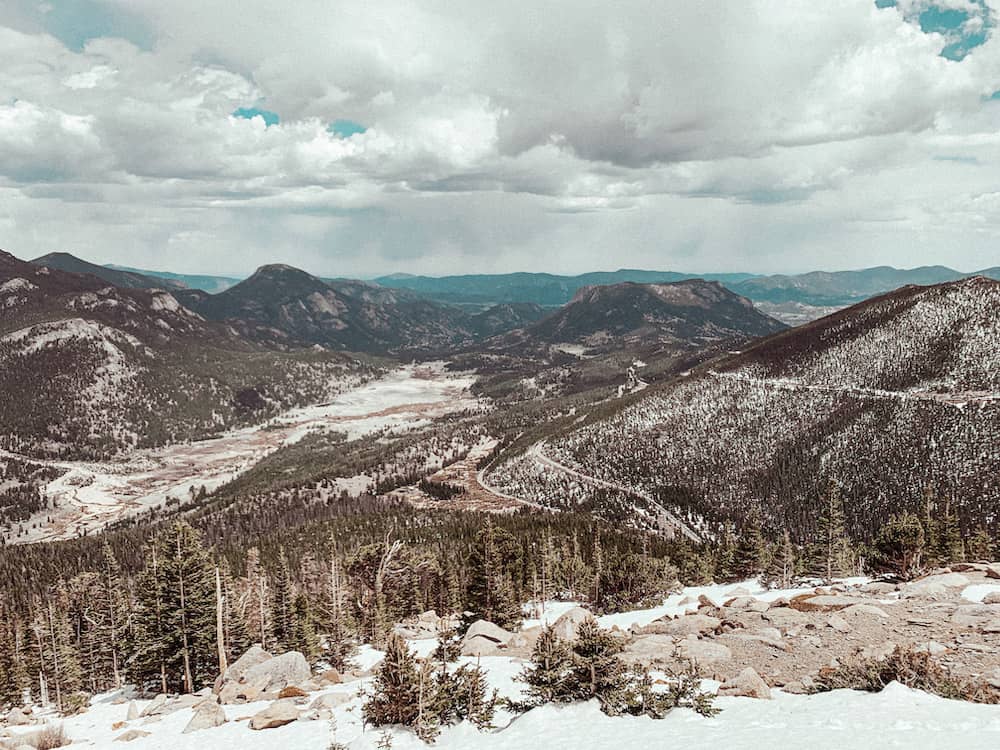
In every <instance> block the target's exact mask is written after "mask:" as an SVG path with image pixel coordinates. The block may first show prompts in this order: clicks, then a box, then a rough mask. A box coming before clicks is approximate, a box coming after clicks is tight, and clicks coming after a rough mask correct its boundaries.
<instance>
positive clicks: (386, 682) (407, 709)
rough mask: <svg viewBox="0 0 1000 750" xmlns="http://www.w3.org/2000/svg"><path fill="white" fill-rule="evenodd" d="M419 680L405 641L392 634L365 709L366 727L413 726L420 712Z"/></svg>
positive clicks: (415, 665)
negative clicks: (368, 725)
mask: <svg viewBox="0 0 1000 750" xmlns="http://www.w3.org/2000/svg"><path fill="white" fill-rule="evenodd" d="M420 703H421V700H420V677H419V675H418V673H417V664H416V660H415V659H414V658H413V655H412V654H410V650H409V648H408V647H407V645H406V641H404V640H403V639H402V637H400V635H399V634H398V633H395V632H391V633H390V634H389V636H388V639H387V641H386V647H385V657H384V658H383V659H382V663H381V665H380V666H379V668H378V672H376V674H375V680H374V682H373V684H372V692H371V694H370V695H369V697H368V700H367V701H366V702H365V704H364V706H363V707H362V716H363V717H364V720H365V723H366V724H371V725H372V726H376V727H381V726H385V725H387V724H400V725H402V726H407V727H408V726H413V724H414V722H415V721H416V720H417V716H418V714H419V712H420Z"/></svg>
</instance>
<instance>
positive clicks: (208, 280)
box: [104, 263, 240, 294]
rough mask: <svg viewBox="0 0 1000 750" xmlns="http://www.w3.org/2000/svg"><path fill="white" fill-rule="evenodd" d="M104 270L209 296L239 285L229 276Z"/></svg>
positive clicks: (237, 280)
mask: <svg viewBox="0 0 1000 750" xmlns="http://www.w3.org/2000/svg"><path fill="white" fill-rule="evenodd" d="M104 268H109V269H112V270H115V271H127V272H129V273H137V274H141V275H142V276H149V277H151V278H154V279H160V280H162V281H166V282H171V281H174V282H177V283H178V284H179V285H182V286H183V287H185V288H188V289H201V290H202V291H205V292H209V293H210V294H216V293H217V292H221V291H224V290H226V289H228V288H229V287H231V286H233V285H234V284H238V283H239V281H240V280H239V279H236V278H233V277H231V276H207V275H204V274H190V273H172V272H170V271H148V270H144V269H142V268H129V267H128V266H117V265H114V264H113V263H112V264H108V265H107V266H104Z"/></svg>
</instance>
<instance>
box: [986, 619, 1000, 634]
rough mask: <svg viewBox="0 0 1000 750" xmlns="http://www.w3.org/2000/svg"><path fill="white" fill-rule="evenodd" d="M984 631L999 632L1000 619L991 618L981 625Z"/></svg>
mask: <svg viewBox="0 0 1000 750" xmlns="http://www.w3.org/2000/svg"><path fill="white" fill-rule="evenodd" d="M983 632H984V633H1000V620H991V621H990V622H988V623H986V624H985V625H983Z"/></svg>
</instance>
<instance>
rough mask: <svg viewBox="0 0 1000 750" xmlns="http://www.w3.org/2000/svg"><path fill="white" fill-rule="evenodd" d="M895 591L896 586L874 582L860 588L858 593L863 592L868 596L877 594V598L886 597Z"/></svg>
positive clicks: (883, 582)
mask: <svg viewBox="0 0 1000 750" xmlns="http://www.w3.org/2000/svg"><path fill="white" fill-rule="evenodd" d="M895 590H896V584H894V583H886V582H885V581H872V582H871V583H865V584H863V585H861V586H859V587H858V591H863V592H864V593H866V594H875V595H876V596H885V595H886V594H891V593H892V592H894V591H895Z"/></svg>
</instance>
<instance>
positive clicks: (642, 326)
mask: <svg viewBox="0 0 1000 750" xmlns="http://www.w3.org/2000/svg"><path fill="white" fill-rule="evenodd" d="M784 327H785V326H784V325H783V324H782V323H780V322H778V321H777V320H774V319H773V318H769V317H767V316H766V315H763V314H761V313H760V312H758V311H757V310H755V309H754V307H753V305H752V304H751V303H750V301H749V300H747V299H745V298H744V297H740V296H739V295H736V294H734V293H733V292H731V291H729V290H728V289H726V288H725V287H724V286H722V285H721V284H720V283H718V282H716V281H703V280H701V279H692V280H688V281H678V282H673V283H668V284H636V283H633V282H625V283H621V284H612V285H610V286H588V287H584V288H582V289H580V290H579V291H577V293H576V294H575V295H574V297H573V299H572V300H571V301H570V302H569V304H567V305H565V306H564V307H562V308H560V309H559V310H557V311H556V312H554V313H552V314H551V315H549V316H547V317H545V318H543V319H542V320H539V321H538V322H537V323H534V324H532V325H530V326H528V327H527V328H524V329H523V330H521V331H515V332H513V333H511V334H509V335H508V336H507V337H505V339H504V340H505V341H509V342H512V343H513V342H516V343H519V344H525V343H533V344H575V345H579V346H581V347H586V348H588V349H591V350H595V351H607V350H611V349H626V348H635V347H650V346H658V347H680V348H684V349H690V348H698V347H701V346H705V345H708V344H714V343H718V342H720V341H725V340H729V339H742V340H745V339H747V338H748V337H749V338H755V337H757V336H764V335H767V334H770V333H774V332H775V331H779V330H781V329H782V328H784Z"/></svg>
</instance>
